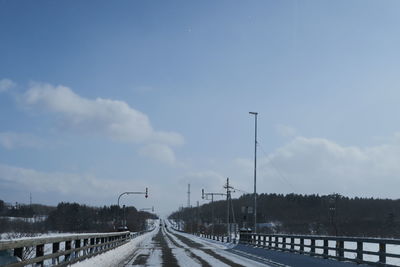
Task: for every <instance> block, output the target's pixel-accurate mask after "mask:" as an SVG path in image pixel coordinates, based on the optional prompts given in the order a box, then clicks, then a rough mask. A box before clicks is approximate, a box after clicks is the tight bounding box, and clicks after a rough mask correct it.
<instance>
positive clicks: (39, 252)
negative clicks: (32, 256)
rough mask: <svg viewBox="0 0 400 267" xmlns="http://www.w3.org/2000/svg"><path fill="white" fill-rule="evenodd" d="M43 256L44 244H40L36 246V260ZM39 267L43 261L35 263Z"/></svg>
mask: <svg viewBox="0 0 400 267" xmlns="http://www.w3.org/2000/svg"><path fill="white" fill-rule="evenodd" d="M42 256H44V244H40V245H37V246H36V258H38V257H42ZM36 264H37V265H39V266H43V261H39V262H37V263H36Z"/></svg>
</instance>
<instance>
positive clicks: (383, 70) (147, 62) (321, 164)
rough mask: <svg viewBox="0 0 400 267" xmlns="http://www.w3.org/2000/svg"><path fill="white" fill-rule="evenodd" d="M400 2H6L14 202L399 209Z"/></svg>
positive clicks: (1, 45)
mask: <svg viewBox="0 0 400 267" xmlns="http://www.w3.org/2000/svg"><path fill="white" fill-rule="evenodd" d="M399 8H400V2H399V1H395V0H393V1H389V0H384V1H382V0H380V1H377V0H376V1H371V0H352V1H349V0H337V1H328V0H326V1H324V0H314V1H311V0H304V1H298V0H282V1H272V0H270V1H268V0H265V1H264V0H263V1H256V0H255V1H220V0H217V1H208V0H207V1H161V0H160V1H156V0H154V1H133V0H130V1H124V0H121V1H117V2H116V1H54V0H52V1H44V0H43V1H20V0H12V1H11V0H0V199H3V200H4V201H6V202H10V203H15V202H19V203H29V197H30V194H31V195H32V200H33V202H34V203H43V204H50V205H56V204H57V203H59V202H61V201H64V202H66V201H68V202H78V203H82V204H87V205H114V204H116V202H117V199H118V196H119V194H121V193H122V192H125V191H134V192H143V191H144V190H145V188H146V187H148V188H149V198H147V199H145V198H144V197H143V195H127V196H123V197H122V199H121V203H122V204H124V205H133V206H135V207H137V208H149V207H152V206H154V208H155V211H156V212H158V213H164V214H167V213H168V212H171V211H174V210H176V209H178V208H179V207H180V206H186V205H187V185H188V184H189V183H190V184H191V204H192V205H195V204H196V202H197V201H199V203H200V204H203V203H207V201H206V200H202V199H201V189H203V188H204V190H205V191H206V192H223V185H224V183H225V181H226V178H227V177H229V179H230V183H231V185H232V186H234V187H235V188H237V189H239V190H237V191H236V192H235V193H234V195H233V197H239V196H240V194H241V193H242V192H250V193H251V192H253V164H254V163H253V162H254V122H255V121H254V116H252V115H250V114H249V112H250V111H254V112H258V113H259V115H258V146H257V152H258V155H257V162H258V165H257V192H258V193H283V194H286V193H292V192H293V193H298V194H331V193H339V194H342V195H345V196H349V197H354V196H359V197H379V198H393V199H397V198H398V197H399V195H398V190H397V189H398V188H399V186H400V178H399V177H400V164H399V162H400V126H399V125H400V116H398V114H400V105H399V104H398V103H399V100H400V83H399V75H398V74H399V70H400V50H399V49H398V48H399V47H400V17H399V16H398V10H399Z"/></svg>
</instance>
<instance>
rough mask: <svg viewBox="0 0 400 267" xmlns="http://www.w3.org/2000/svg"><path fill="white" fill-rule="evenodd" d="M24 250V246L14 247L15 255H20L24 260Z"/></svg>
mask: <svg viewBox="0 0 400 267" xmlns="http://www.w3.org/2000/svg"><path fill="white" fill-rule="evenodd" d="M23 252H24V248H14V256H15V257H18V258H20V259H21V260H22V255H23Z"/></svg>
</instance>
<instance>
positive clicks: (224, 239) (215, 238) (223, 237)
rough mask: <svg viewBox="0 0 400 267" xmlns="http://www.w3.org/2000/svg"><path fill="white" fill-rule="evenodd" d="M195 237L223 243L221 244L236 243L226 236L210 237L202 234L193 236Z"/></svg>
mask: <svg viewBox="0 0 400 267" xmlns="http://www.w3.org/2000/svg"><path fill="white" fill-rule="evenodd" d="M195 235H197V236H200V237H204V238H207V239H210V240H215V241H219V242H223V243H233V244H236V243H237V240H236V238H229V236H227V235H211V234H203V233H200V234H195Z"/></svg>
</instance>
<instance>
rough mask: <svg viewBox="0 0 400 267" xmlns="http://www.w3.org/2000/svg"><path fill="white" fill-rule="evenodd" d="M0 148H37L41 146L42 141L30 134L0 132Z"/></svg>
mask: <svg viewBox="0 0 400 267" xmlns="http://www.w3.org/2000/svg"><path fill="white" fill-rule="evenodd" d="M0 146H2V147H4V148H6V149H14V148H17V147H28V148H38V147H41V146H43V141H42V140H40V139H39V138H37V137H35V136H33V135H30V134H25V133H14V132H0Z"/></svg>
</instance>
